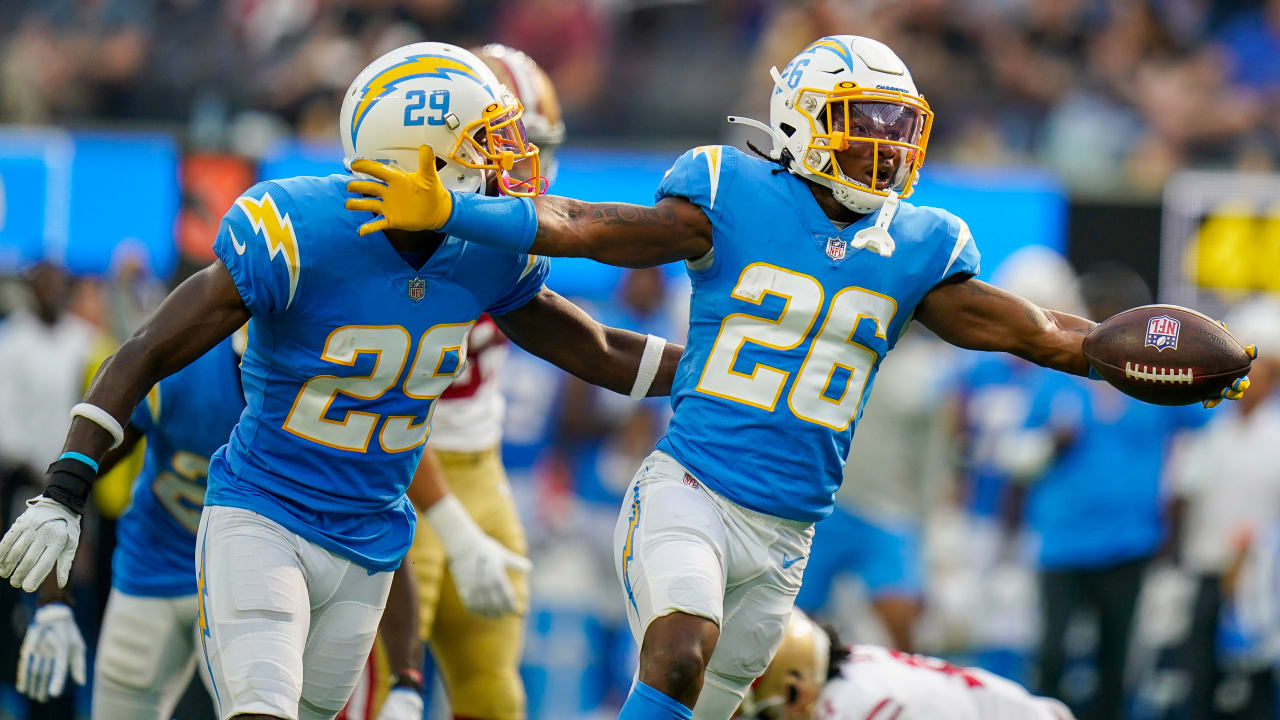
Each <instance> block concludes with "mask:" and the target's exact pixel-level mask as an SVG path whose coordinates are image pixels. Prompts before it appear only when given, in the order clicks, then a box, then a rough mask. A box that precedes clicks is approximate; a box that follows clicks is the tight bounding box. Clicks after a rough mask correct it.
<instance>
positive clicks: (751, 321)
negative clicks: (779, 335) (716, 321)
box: [694, 262, 825, 412]
mask: <svg viewBox="0 0 1280 720" xmlns="http://www.w3.org/2000/svg"><path fill="white" fill-rule="evenodd" d="M755 268H769V269H772V270H776V271H778V272H781V273H785V274H786V275H789V276H792V277H798V278H804V279H806V280H809V281H810V282H812V283H813V285H812V286H811V287H813V288H816V289H817V291H818V302H817V304H816V307H815V308H814V310H813V313H812V314H811V315H810V317H809V322H808V324H806V325H805V328H804V331H803V332H801V333H800V334H799V337H797V338H796V340H795V342H793V343H790V344H787V345H775V344H773V343H770V342H766V341H764V340H761V339H758V338H752V337H751V336H750V335H749V334H748V332H749V328H750V326H751V325H754V326H756V327H760V326H766V325H767V326H772V327H776V328H778V329H779V330H781V329H782V324H783V322H785V321H786V319H787V315H788V314H790V313H791V312H792V307H791V301H792V300H793V299H794V296H790V295H786V294H784V293H781V292H778V291H777V290H773V289H769V288H762V289H761V290H760V295H759V297H756V298H752V297H751V296H750V295H749V294H743V293H740V292H739V291H740V289H742V285H743V283H744V282H745V281H746V280H747V274H748V273H749V272H752V271H753V269H755ZM730 295H731V296H732V297H734V298H736V299H738V300H742V301H743V302H748V303H751V304H753V305H756V306H759V305H761V304H762V303H763V302H764V298H765V296H767V295H772V296H774V297H778V298H782V299H783V300H784V304H783V306H782V311H781V312H779V313H778V319H777V320H770V319H769V318H766V317H761V316H759V315H752V314H751V313H745V312H737V313H730V314H728V315H726V316H725V317H724V319H723V320H721V321H720V331H719V332H718V333H717V334H716V341H715V342H714V343H713V344H712V346H711V352H710V354H708V355H707V361H706V363H704V364H703V366H702V374H701V375H700V376H699V377H698V384H697V386H696V387H695V388H694V389H695V390H696V391H697V392H700V393H704V394H706V395H712V396H715V397H718V398H724V399H725V400H732V401H734V402H740V403H743V404H744V405H750V406H752V407H756V408H760V409H761V410H768V411H769V412H773V409H774V408H775V407H777V405H778V400H779V399H780V398H781V397H782V389H783V388H784V387H786V385H787V379H788V378H789V376H790V373H788V372H787V371H786V370H783V369H782V368H776V367H773V366H772V365H766V364H764V363H756V364H755V365H753V366H752V368H751V372H750V374H748V373H741V372H738V371H737V370H734V369H733V367H734V365H736V364H737V362H738V353H740V352H742V347H743V346H744V345H746V344H747V343H748V342H750V343H751V344H753V345H760V346H763V347H767V348H771V349H774V350H780V351H784V352H785V351H787V350H794V349H795V348H798V347H800V344H801V343H803V342H804V339H805V338H806V337H808V335H809V331H810V330H812V329H813V323H814V322H815V321H816V320H817V319H818V314H819V313H820V312H821V311H822V307H823V304H824V300H825V298H824V292H823V289H822V283H820V282H818V279H817V278H815V277H813V276H812V275H806V274H804V273H798V272H795V271H794V270H788V269H786V268H783V267H778V266H777V265H772V264H770V263H764V262H758V263H751V264H750V265H748V266H746V267H744V268H743V269H742V273H741V274H740V275H739V276H738V282H737V284H735V285H734V288H733V292H732V293H730ZM744 319H745V320H746V321H748V327H747V328H740V327H739V326H738V325H739V324H740V322H741V320H744ZM734 321H739V323H734V325H733V327H732V330H733V332H732V333H731V334H730V335H729V337H734V336H736V337H737V338H738V342H737V347H735V348H734V349H733V353H732V354H731V355H730V357H729V359H728V364H727V365H726V364H725V362H724V361H723V360H721V359H720V356H723V354H724V350H722V349H721V345H720V340H721V339H722V338H726V336H725V329H726V327H729V326H730V324H731V323H733V322H734ZM726 339H727V338H726ZM724 347H725V350H727V347H728V346H727V345H726V346H724ZM713 364H714V365H715V366H717V367H713ZM718 366H723V369H724V371H725V372H726V373H727V374H729V375H733V376H737V377H739V378H745V379H747V380H748V381H749V382H751V383H753V384H755V385H757V386H758V385H759V384H760V383H762V382H770V379H772V380H773V381H776V382H777V387H776V388H774V390H773V391H772V394H773V400H772V402H770V403H769V404H767V405H766V404H763V403H760V402H756V401H753V400H751V399H749V398H745V397H743V396H742V395H734V394H732V391H731V389H729V388H723V389H721V390H716V389H714V383H715V382H716V380H717V378H716V377H715V376H714V375H712V376H711V378H710V379H708V377H707V373H708V372H716V371H718V370H720V369H721V367H718ZM762 369H763V370H765V371H767V372H766V373H765V374H764V375H763V376H762V375H761V374H760V371H761V370H762ZM766 394H767V393H766Z"/></svg>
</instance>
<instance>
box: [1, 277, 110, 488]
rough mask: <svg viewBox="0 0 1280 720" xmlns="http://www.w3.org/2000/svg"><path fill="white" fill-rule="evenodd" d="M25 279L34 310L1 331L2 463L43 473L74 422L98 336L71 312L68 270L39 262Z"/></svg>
mask: <svg viewBox="0 0 1280 720" xmlns="http://www.w3.org/2000/svg"><path fill="white" fill-rule="evenodd" d="M26 279H27V287H28V289H29V291H30V297H31V306H30V308H18V309H16V310H14V311H13V312H12V313H10V315H9V317H8V319H7V320H6V321H5V323H4V325H3V326H0V368H4V372H0V398H3V399H4V400H3V402H0V463H3V464H7V465H9V466H11V467H12V466H20V467H26V468H27V469H28V470H29V471H31V472H33V473H43V471H44V468H45V466H46V465H48V464H49V463H50V462H52V461H53V460H54V459H55V458H56V457H57V456H58V452H59V451H60V450H61V448H62V438H63V437H65V436H66V433H67V428H68V427H70V425H71V418H70V416H69V415H68V412H69V411H70V410H71V406H72V405H75V404H76V402H77V401H78V400H79V399H80V393H81V391H82V390H83V388H84V386H83V379H84V371H85V365H86V363H87V362H88V355H89V351H90V348H91V346H92V342H93V337H94V331H93V328H92V326H90V325H89V324H88V323H87V322H85V321H84V320H82V319H80V318H79V317H77V316H75V315H72V314H70V313H68V312H67V311H66V308H67V303H68V301H69V300H70V299H71V296H72V292H73V290H74V283H73V281H72V278H71V277H70V276H68V275H67V273H66V271H65V270H63V269H62V268H61V267H58V266H57V265H54V264H53V263H49V262H41V263H39V264H37V265H35V266H34V267H32V268H31V269H30V270H28V271H27V273H26Z"/></svg>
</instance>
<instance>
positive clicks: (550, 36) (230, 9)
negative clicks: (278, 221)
mask: <svg viewBox="0 0 1280 720" xmlns="http://www.w3.org/2000/svg"><path fill="white" fill-rule="evenodd" d="M4 5H5V10H4V16H5V21H4V22H3V23H0V50H2V55H0V77H2V78H3V81H2V82H0V121H5V122H17V123H57V124H67V123H72V124H75V123H90V124H93V123H117V122H129V123H138V122H143V123H156V124H170V125H181V126H185V127H184V128H183V129H184V130H185V132H184V134H185V136H186V138H187V140H188V141H189V142H190V143H191V144H192V146H194V147H197V148H217V149H230V150H232V151H234V152H239V153H241V154H245V155H249V156H253V155H255V154H256V153H257V152H259V151H261V149H262V148H263V147H265V145H266V144H267V143H269V141H270V140H271V139H273V138H275V137H277V136H280V135H284V134H294V133H296V134H301V135H302V136H304V137H310V138H316V139H320V140H324V141H332V139H333V137H334V136H335V132H336V131H335V126H334V123H335V118H336V117H337V115H338V107H339V105H340V99H341V93H342V92H343V91H344V90H345V89H346V87H347V84H348V83H349V82H350V80H351V78H352V77H353V76H354V74H355V72H356V71H357V70H358V69H359V68H361V67H363V66H364V65H365V64H366V63H367V62H368V61H369V60H371V59H372V58H374V57H376V56H378V55H380V54H381V53H383V52H385V51H386V50H389V49H391V48H393V47H397V46H399V45H403V44H405V43H408V42H411V41H416V40H420V39H432V40H447V41H449V42H453V43H455V44H459V45H464V46H467V45H475V44H480V43H483V42H491V41H498V42H503V43H507V44H509V45H512V46H513V47H518V48H521V49H523V50H525V51H526V52H528V53H529V54H530V55H531V56H532V57H533V58H534V59H535V60H536V61H537V62H538V63H539V64H541V65H542V66H543V67H544V68H546V70H547V71H548V72H549V73H550V75H551V77H552V80H553V81H554V83H555V85H556V87H557V88H558V90H559V93H560V97H561V101H562V104H563V105H564V109H565V112H566V116H567V121H568V125H569V127H570V128H571V129H572V132H573V134H574V136H575V138H577V139H578V140H579V141H585V142H592V141H594V142H598V143H605V142H607V143H622V142H644V143H650V144H651V143H655V142H657V143H663V144H670V145H672V146H673V147H674V146H681V147H686V146H688V144H689V142H688V140H690V139H693V140H696V141H697V142H707V141H708V140H711V139H716V138H721V137H723V136H724V135H725V134H726V133H727V129H726V126H725V125H724V124H723V116H724V115H725V114H726V113H727V112H734V113H738V114H742V113H751V114H755V115H756V116H763V115H765V114H766V112H767V105H766V100H765V98H767V88H768V86H769V76H768V72H767V71H768V68H769V67H770V66H771V65H777V66H779V67H782V66H783V65H785V63H786V62H787V60H788V59H789V58H790V57H791V56H792V55H794V54H795V53H796V52H797V51H798V50H800V49H801V48H803V47H804V46H805V45H807V44H808V43H809V42H810V41H812V40H813V39H814V38H816V37H819V36H822V35H827V34H837V33H853V34H862V35H869V36H872V37H876V38H878V39H880V40H883V41H885V42H887V43H888V44H889V45H890V46H891V47H893V48H895V49H896V50H897V52H898V54H899V55H900V56H901V57H902V58H903V59H904V60H905V61H906V62H907V64H908V66H909V67H911V68H912V70H913V73H914V76H915V80H916V84H917V85H918V86H919V87H920V88H921V89H922V91H923V92H924V94H925V96H926V98H927V99H928V100H929V102H930V103H931V105H932V106H933V109H934V110H935V111H936V112H937V113H938V118H939V120H938V123H937V124H936V125H935V131H934V132H935V135H934V139H933V144H932V146H931V148H930V150H931V155H935V156H938V157H944V158H947V159H951V160H955V161H958V162H964V163H978V164H997V165H998V164H1008V163H1011V162H1012V163H1017V162H1036V163H1042V164H1047V165H1048V166H1049V167H1051V168H1053V169H1054V170H1056V171H1057V172H1059V173H1060V174H1061V175H1063V176H1064V177H1065V178H1067V179H1068V180H1069V181H1070V182H1071V183H1072V185H1073V188H1074V189H1076V190H1078V191H1080V192H1088V193H1099V194H1107V193H1117V192H1130V191H1133V190H1137V191H1139V192H1142V191H1147V192H1155V191H1158V190H1159V188H1160V187H1161V186H1162V184H1163V182H1164V180H1165V179H1166V178H1167V176H1168V175H1169V173H1170V172H1172V171H1173V170H1175V169H1177V168H1178V167H1181V166H1185V165H1196V166H1200V165H1205V166H1215V167H1232V168H1237V169H1253V170H1268V169H1274V168H1275V167H1276V166H1277V165H1278V164H1280V112H1277V110H1278V109H1280V62H1277V61H1276V58H1277V57H1280V0H776V1H770V0H702V1H694V0H687V1H681V0H665V1H662V0H659V1H654V0H465V1H464V0H360V1H359V2H356V1H355V0H7V1H6V2H5V4H4Z"/></svg>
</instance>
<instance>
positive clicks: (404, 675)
mask: <svg viewBox="0 0 1280 720" xmlns="http://www.w3.org/2000/svg"><path fill="white" fill-rule="evenodd" d="M391 687H392V688H408V689H410V690H413V691H414V692H416V693H418V694H419V695H421V694H422V673H420V672H418V671H417V670H413V669H405V670H401V671H400V672H397V673H393V674H392V675H391Z"/></svg>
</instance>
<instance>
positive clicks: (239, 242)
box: [213, 183, 302, 315]
mask: <svg viewBox="0 0 1280 720" xmlns="http://www.w3.org/2000/svg"><path fill="white" fill-rule="evenodd" d="M213 251H214V253H215V254H216V255H217V256H218V259H219V260H221V261H222V264H223V265H226V266H227V269H228V270H229V271H231V278H232V279H233V280H234V281H235V284H236V289H237V290H239V291H240V298H241V299H242V300H244V304H245V307H247V308H249V312H251V313H253V314H254V315H269V314H272V313H276V312H281V311H283V310H286V309H288V308H289V306H290V304H292V302H293V299H294V297H295V295H296V294H297V290H298V280H299V276H300V274H301V273H300V271H301V261H302V258H301V255H300V253H299V244H298V237H297V213H296V211H295V210H294V204H293V202H292V200H291V199H290V198H289V195H288V194H287V193H285V191H284V190H283V189H281V188H280V187H279V186H278V185H275V184H273V183H258V184H257V185H254V186H253V187H251V188H249V190H247V191H246V192H245V193H244V194H243V195H241V196H240V197H239V198H238V199H236V201H235V202H234V203H233V204H232V205H231V209H229V210H227V214H226V215H224V216H223V217H222V224H221V225H220V226H219V227H218V237H217V238H216V239H215V240H214V242H213Z"/></svg>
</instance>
